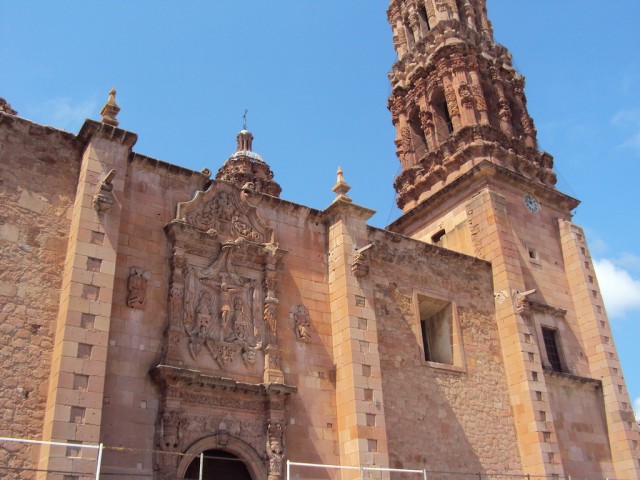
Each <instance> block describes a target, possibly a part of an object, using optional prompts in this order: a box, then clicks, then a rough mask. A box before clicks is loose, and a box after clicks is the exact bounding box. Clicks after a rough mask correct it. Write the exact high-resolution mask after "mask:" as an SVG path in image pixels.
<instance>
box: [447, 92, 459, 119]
mask: <svg viewBox="0 0 640 480" xmlns="http://www.w3.org/2000/svg"><path fill="white" fill-rule="evenodd" d="M444 97H445V100H446V101H447V108H448V109H449V113H450V114H451V116H452V117H454V116H456V115H460V109H459V108H458V100H457V98H456V92H455V90H454V89H453V86H451V85H449V84H445V86H444Z"/></svg>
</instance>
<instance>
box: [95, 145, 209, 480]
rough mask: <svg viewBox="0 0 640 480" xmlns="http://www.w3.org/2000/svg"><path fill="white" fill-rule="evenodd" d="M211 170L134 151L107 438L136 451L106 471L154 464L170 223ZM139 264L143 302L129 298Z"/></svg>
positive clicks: (115, 312)
mask: <svg viewBox="0 0 640 480" xmlns="http://www.w3.org/2000/svg"><path fill="white" fill-rule="evenodd" d="M206 182H207V176H205V175H201V174H199V173H197V172H193V171H191V170H187V169H182V168H180V167H176V166H173V165H169V164H166V163H164V162H160V161H157V160H154V159H151V158H147V157H143V156H138V155H134V157H133V159H132V161H131V162H130V163H129V168H128V172H127V177H126V181H125V189H124V192H125V193H124V197H125V202H124V204H123V206H122V217H121V226H120V235H119V245H118V254H117V260H116V274H115V276H116V280H115V285H114V293H113V306H112V317H111V330H110V336H109V353H108V358H107V374H106V381H105V393H104V396H105V398H104V410H103V422H102V430H101V437H100V440H101V442H103V443H105V445H108V446H114V447H126V448H131V449H136V450H139V451H136V452H131V453H127V452H120V451H116V452H114V451H110V450H107V451H106V452H105V456H104V461H103V465H104V466H105V471H110V470H113V469H114V468H117V469H134V470H143V471H149V470H150V469H151V468H152V453H151V450H153V449H154V448H155V447H156V445H155V442H154V439H155V437H154V432H155V422H156V418H157V414H158V407H159V400H158V392H157V390H156V386H155V384H154V382H153V381H152V380H151V378H150V377H149V371H150V370H151V369H152V368H153V367H155V366H156V365H158V363H160V360H161V352H162V349H163V333H164V331H165V328H166V326H167V299H168V285H169V258H170V255H171V252H170V249H169V247H168V240H167V238H166V235H165V233H164V229H163V227H164V225H165V224H166V223H167V222H169V221H170V220H171V219H173V218H174V217H175V211H176V205H177V202H184V201H188V200H190V199H191V198H192V197H193V196H194V195H195V192H196V191H197V190H200V189H202V188H203V187H204V185H205V183H206ZM131 267H139V268H141V269H142V270H143V271H144V272H149V282H148V286H147V289H146V300H145V304H144V307H143V308H131V307H129V306H128V305H127V295H128V288H127V281H128V279H129V275H130V271H131Z"/></svg>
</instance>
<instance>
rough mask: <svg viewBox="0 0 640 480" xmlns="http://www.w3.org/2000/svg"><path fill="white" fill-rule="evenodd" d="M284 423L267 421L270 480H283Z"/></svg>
mask: <svg viewBox="0 0 640 480" xmlns="http://www.w3.org/2000/svg"><path fill="white" fill-rule="evenodd" d="M282 433H283V428H282V423H280V422H278V421H273V420H268V421H267V443H266V450H267V457H268V458H269V480H277V479H280V478H282V464H283V460H284V443H283V440H284V436H283V434H282Z"/></svg>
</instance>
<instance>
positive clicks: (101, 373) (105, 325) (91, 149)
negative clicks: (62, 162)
mask: <svg viewBox="0 0 640 480" xmlns="http://www.w3.org/2000/svg"><path fill="white" fill-rule="evenodd" d="M78 137H79V139H80V140H81V141H83V142H85V145H86V146H85V150H84V154H83V156H82V164H81V168H80V175H79V178H78V188H77V192H76V199H75V203H74V207H73V217H72V220H71V227H70V232H69V243H68V247H67V256H66V261H65V266H64V271H63V272H62V276H63V281H62V290H61V296H60V308H59V312H58V317H57V326H56V334H55V345H54V349H53V358H52V361H51V375H50V378H49V388H48V396H47V406H46V412H45V420H44V427H43V432H42V439H43V440H46V441H55V442H63V443H69V444H82V443H92V444H96V443H98V442H99V441H100V426H101V417H102V405H103V394H104V380H105V372H106V361H107V349H108V342H109V324H110V317H111V304H112V296H113V285H114V280H115V269H116V253H117V249H118V236H119V230H120V214H121V204H122V200H123V191H124V185H125V177H126V173H127V160H128V157H129V153H130V151H131V148H132V147H133V145H134V144H135V142H136V140H137V136H136V135H135V134H133V133H130V132H127V131H124V130H121V129H119V128H117V127H115V126H113V125H108V124H105V123H98V122H95V121H92V120H87V121H86V122H85V124H84V126H83V127H82V129H81V131H80V134H79V135H78ZM96 456H97V452H96V451H95V450H87V449H78V447H72V446H69V447H43V448H41V450H40V462H39V468H40V469H41V470H47V469H50V470H57V471H73V472H74V473H75V474H79V475H81V477H82V474H85V473H88V474H91V473H95V469H96V462H95V460H96ZM38 478H47V479H56V480H58V479H62V475H59V474H45V473H41V474H39V476H38Z"/></svg>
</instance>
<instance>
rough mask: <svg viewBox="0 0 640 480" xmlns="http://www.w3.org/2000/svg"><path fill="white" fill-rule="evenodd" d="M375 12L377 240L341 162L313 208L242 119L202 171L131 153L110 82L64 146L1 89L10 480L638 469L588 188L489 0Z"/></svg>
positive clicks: (431, 1) (2, 450)
mask: <svg viewBox="0 0 640 480" xmlns="http://www.w3.org/2000/svg"><path fill="white" fill-rule="evenodd" d="M387 16H388V20H389V23H390V25H391V30H392V33H393V37H392V39H393V44H394V47H395V50H396V52H397V57H398V58H397V61H396V62H395V63H394V64H393V66H392V68H391V73H390V75H389V78H390V81H391V95H390V98H389V99H388V107H389V110H390V113H391V120H392V123H393V126H394V127H395V130H396V139H395V144H396V147H397V150H396V152H397V157H398V160H399V162H400V165H401V171H400V173H399V174H398V175H397V176H396V178H395V179H389V182H392V181H393V185H394V187H395V189H396V192H397V204H398V206H399V207H400V209H401V210H402V214H401V216H400V217H399V218H398V219H397V220H395V221H394V222H393V223H391V224H390V225H388V226H387V227H386V228H385V229H379V228H374V227H372V226H369V225H367V220H368V219H369V218H370V217H371V216H372V215H373V213H374V212H373V211H372V210H370V209H368V208H367V207H366V206H363V205H358V204H357V203H356V202H355V201H353V200H352V199H351V198H350V197H349V185H348V183H347V180H348V175H347V176H346V178H345V174H343V172H342V171H341V170H338V172H337V180H336V183H335V185H334V186H333V192H334V193H335V199H334V200H333V202H332V203H331V204H330V205H328V206H327V207H326V208H325V209H324V210H316V209H313V208H310V207H307V206H304V205H300V204H297V203H294V202H293V201H291V200H289V199H285V198H281V197H280V194H281V191H282V189H281V187H280V185H279V184H278V182H277V172H273V171H272V170H271V168H270V166H269V164H268V163H267V161H266V160H265V159H263V158H262V157H261V156H260V154H258V153H257V152H255V151H254V150H253V134H252V133H251V132H250V131H248V130H247V129H246V128H245V129H243V130H241V131H240V132H239V133H238V135H237V147H236V151H235V153H233V154H232V155H231V156H230V157H229V158H228V159H227V160H226V161H221V162H220V164H221V166H220V168H219V170H218V171H217V172H215V173H212V172H211V171H209V170H207V169H204V170H202V171H200V172H198V171H193V170H190V169H187V168H183V167H181V166H179V165H173V164H169V163H166V162H164V161H162V160H158V159H155V158H151V157H148V156H145V155H144V154H143V153H139V152H136V151H135V149H134V147H135V144H136V141H137V135H136V134H135V133H133V132H131V131H128V130H124V129H122V128H120V126H119V122H118V120H117V116H118V112H119V110H120V107H119V106H118V104H117V99H116V92H115V90H112V91H111V92H110V93H109V97H108V100H107V101H106V103H105V105H104V107H103V108H102V111H101V112H100V116H101V120H100V121H96V120H89V119H88V120H86V121H85V123H84V125H83V126H82V128H81V129H80V131H79V132H78V133H77V134H73V133H68V132H65V131H62V130H58V129H55V128H52V127H48V126H42V125H39V124H36V123H34V122H31V121H29V120H26V119H24V118H21V117H20V116H19V115H18V113H17V112H16V111H15V110H13V109H12V108H11V105H10V104H9V103H7V101H5V100H3V99H0V172H1V173H0V201H1V204H2V209H1V210H0V252H1V254H2V255H1V256H0V339H1V345H2V346H1V348H0V362H1V364H2V366H3V369H2V373H0V375H1V381H0V411H1V412H2V416H1V417H0V436H2V437H3V438H2V441H0V477H2V478H4V477H3V475H5V474H6V475H8V476H7V477H6V478H18V479H32V478H37V479H52V480H84V479H89V478H97V477H98V475H97V474H96V472H100V474H99V476H100V478H114V479H117V478H121V479H125V478H127V479H129V478H146V479H159V480H178V479H179V480H183V479H199V478H203V479H231V478H233V479H237V480H282V479H286V480H289V478H297V479H302V480H304V479H344V480H346V479H356V478H397V479H405V478H407V479H409V478H423V477H422V476H421V475H418V476H409V473H410V472H414V475H415V472H421V471H423V472H425V473H424V474H425V476H426V475H429V476H430V477H438V478H442V479H443V480H445V479H450V478H460V479H462V478H468V477H465V475H468V474H473V475H476V476H478V478H480V479H482V478H483V477H487V478H489V477H491V478H499V476H503V475H513V476H518V477H521V478H525V476H529V478H531V477H536V478H541V477H549V478H560V477H573V478H577V479H605V478H608V479H620V480H622V479H628V480H632V479H636V480H637V479H640V448H639V446H638V443H639V442H640V434H639V432H638V425H637V424H636V422H635V420H634V414H633V411H632V406H631V402H630V399H629V395H628V393H627V389H626V386H625V382H624V379H623V374H622V371H621V367H620V363H619V359H618V354H617V352H616V348H615V345H614V342H613V338H612V333H611V328H610V325H609V322H608V319H607V315H606V312H605V309H604V305H603V301H602V298H601V294H600V289H599V287H598V282H597V279H596V277H595V273H594V269H593V262H592V258H591V257H590V253H589V248H588V246H587V243H586V238H585V235H584V232H583V230H582V229H581V228H580V227H579V226H578V225H576V224H574V223H572V221H571V219H572V214H571V211H572V210H573V209H574V208H575V207H576V206H577V205H578V200H576V199H574V198H572V197H570V196H568V195H566V194H564V193H562V192H560V191H559V190H558V189H556V187H555V183H556V175H555V173H554V170H553V158H552V157H551V155H549V154H548V153H546V152H543V151H540V149H539V148H538V143H537V135H536V129H535V126H534V122H533V120H532V118H531V117H530V115H529V113H528V111H527V102H526V97H525V91H524V78H523V77H522V76H521V75H520V73H519V72H517V71H516V70H515V69H514V67H513V64H512V58H511V55H510V53H509V51H508V50H507V49H506V48H505V47H503V46H502V45H499V44H497V43H495V42H494V38H493V31H492V27H491V23H490V21H489V19H488V17H487V11H486V5H485V0H391V1H390V5H389V8H388V10H387ZM390 40H391V39H390ZM9 100H10V99H9ZM379 101H382V99H379ZM267 141H268V140H267ZM221 160H222V159H221ZM10 439H31V440H37V441H41V443H37V444H34V445H33V446H32V447H31V448H30V449H28V450H26V449H22V448H18V447H17V446H16V445H17V444H19V442H17V443H11V441H10ZM329 466H334V467H351V468H352V469H351V470H342V471H341V470H339V469H332V468H330V467H329ZM363 468H368V470H367V471H366V472H368V473H365V474H364V475H363V472H364V470H363ZM376 468H378V469H379V470H378V471H376V470H375V469H376ZM391 470H393V471H391ZM7 471H9V473H6V472H7ZM408 472H409V473H408ZM425 478H426V477H425Z"/></svg>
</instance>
